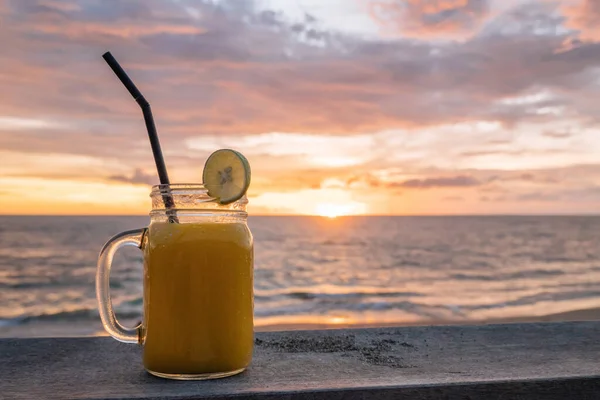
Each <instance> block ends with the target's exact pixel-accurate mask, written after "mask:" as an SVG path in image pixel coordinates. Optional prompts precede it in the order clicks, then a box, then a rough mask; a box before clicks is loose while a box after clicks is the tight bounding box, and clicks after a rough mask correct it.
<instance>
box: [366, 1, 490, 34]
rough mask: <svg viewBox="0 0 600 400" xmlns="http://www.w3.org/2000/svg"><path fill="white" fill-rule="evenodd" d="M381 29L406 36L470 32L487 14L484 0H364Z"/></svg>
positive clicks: (471, 32)
mask: <svg viewBox="0 0 600 400" xmlns="http://www.w3.org/2000/svg"><path fill="white" fill-rule="evenodd" d="M367 1H368V5H369V11H370V14H371V15H372V16H373V18H375V20H376V21H377V22H378V23H380V24H381V25H382V26H383V27H384V29H386V30H388V31H390V32H401V33H402V34H403V35H405V36H410V37H429V36H443V35H459V36H464V35H471V34H473V33H474V30H475V28H478V27H479V25H480V24H481V23H482V22H483V21H484V20H485V19H486V18H487V17H488V15H489V11H490V10H489V9H490V6H489V4H488V0H387V1H372V0H367Z"/></svg>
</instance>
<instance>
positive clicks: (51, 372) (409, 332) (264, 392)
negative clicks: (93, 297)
mask: <svg viewBox="0 0 600 400" xmlns="http://www.w3.org/2000/svg"><path fill="white" fill-rule="evenodd" d="M140 351H141V349H140V348H139V347H138V346H135V345H126V344H121V343H118V342H116V341H114V340H112V339H110V338H76V339H72V338H71V339H60V338H58V339H3V340H0V360H1V362H0V399H5V398H6V399H45V398H57V399H179V400H181V399H205V398H211V399H228V398H235V399H272V398H285V399H342V398H343V399H397V398H402V399H441V398H449V399H486V400H488V399H503V400H506V399H513V398H518V399H536V400H537V399H598V398H600V322H566V323H547V324H508V325H482V326H438V327H407V328H383V329H357V330H330V331H299V332H271V333H258V334H257V335H256V350H255V358H254V362H253V364H252V366H251V368H250V369H249V370H248V371H247V372H245V373H244V374H242V375H238V376H236V377H232V378H227V379H222V380H215V381H204V382H177V381H169V380H163V379H159V378H155V377H152V376H150V375H148V374H146V373H145V372H144V371H143V369H142V367H141V355H140Z"/></svg>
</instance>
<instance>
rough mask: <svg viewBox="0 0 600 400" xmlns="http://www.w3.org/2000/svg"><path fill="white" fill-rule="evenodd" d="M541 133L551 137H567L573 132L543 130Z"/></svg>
mask: <svg viewBox="0 0 600 400" xmlns="http://www.w3.org/2000/svg"><path fill="white" fill-rule="evenodd" d="M542 135H544V136H546V137H549V138H553V139H567V138H570V137H571V136H573V133H572V132H569V131H544V133H542Z"/></svg>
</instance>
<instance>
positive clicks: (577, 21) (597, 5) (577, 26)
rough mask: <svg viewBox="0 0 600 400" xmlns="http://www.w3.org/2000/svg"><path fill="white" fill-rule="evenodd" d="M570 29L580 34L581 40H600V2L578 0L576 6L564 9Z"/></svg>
mask: <svg viewBox="0 0 600 400" xmlns="http://www.w3.org/2000/svg"><path fill="white" fill-rule="evenodd" d="M563 12H564V15H565V17H566V18H567V22H566V25H567V27H568V28H571V29H574V30H576V31H578V32H579V38H580V39H581V40H589V41H599V40H600V24H599V23H598V22H599V21H600V2H599V1H597V0H577V3H576V4H569V5H566V6H564V7H563Z"/></svg>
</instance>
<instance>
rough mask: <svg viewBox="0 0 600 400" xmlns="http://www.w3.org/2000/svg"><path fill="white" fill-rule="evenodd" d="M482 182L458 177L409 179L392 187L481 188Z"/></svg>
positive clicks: (462, 176) (466, 177)
mask: <svg viewBox="0 0 600 400" xmlns="http://www.w3.org/2000/svg"><path fill="white" fill-rule="evenodd" d="M480 184H481V182H479V181H478V180H477V179H474V178H473V177H470V176H465V175H458V176H449V177H438V178H426V179H409V180H406V181H403V182H397V183H392V184H390V185H389V186H391V187H401V188H407V189H433V188H458V187H473V186H479V185H480Z"/></svg>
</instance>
